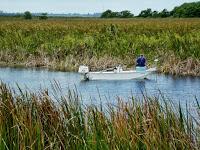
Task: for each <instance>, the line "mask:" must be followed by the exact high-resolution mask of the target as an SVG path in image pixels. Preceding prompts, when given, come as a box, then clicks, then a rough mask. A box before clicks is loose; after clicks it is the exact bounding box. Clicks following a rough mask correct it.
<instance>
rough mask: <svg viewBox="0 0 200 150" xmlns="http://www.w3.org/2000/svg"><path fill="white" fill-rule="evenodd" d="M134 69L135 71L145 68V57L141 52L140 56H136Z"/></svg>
mask: <svg viewBox="0 0 200 150" xmlns="http://www.w3.org/2000/svg"><path fill="white" fill-rule="evenodd" d="M136 70H137V71H145V70H146V59H145V57H144V55H143V54H141V55H140V57H138V58H137V64H136Z"/></svg>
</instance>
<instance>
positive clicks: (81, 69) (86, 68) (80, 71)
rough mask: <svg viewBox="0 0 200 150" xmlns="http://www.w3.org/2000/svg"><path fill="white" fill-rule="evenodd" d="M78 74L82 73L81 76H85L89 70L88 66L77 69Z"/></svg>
mask: <svg viewBox="0 0 200 150" xmlns="http://www.w3.org/2000/svg"><path fill="white" fill-rule="evenodd" d="M78 72H79V73H82V74H86V73H88V72H89V68H88V66H84V65H82V66H80V67H79V69H78Z"/></svg>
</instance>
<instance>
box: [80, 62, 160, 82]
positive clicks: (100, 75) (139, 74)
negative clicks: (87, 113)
mask: <svg viewBox="0 0 200 150" xmlns="http://www.w3.org/2000/svg"><path fill="white" fill-rule="evenodd" d="M157 61H158V60H157V59H156V60H155V62H157ZM156 70H157V69H156V67H153V68H149V69H146V67H136V69H135V70H129V71H124V70H123V69H122V67H121V66H118V67H115V68H114V69H113V70H112V71H99V72H90V71H89V67H87V66H84V65H82V66H80V67H79V70H78V72H79V73H80V74H82V76H83V79H84V80H133V79H145V78H147V76H149V75H150V74H152V73H154V72H155V71H156Z"/></svg>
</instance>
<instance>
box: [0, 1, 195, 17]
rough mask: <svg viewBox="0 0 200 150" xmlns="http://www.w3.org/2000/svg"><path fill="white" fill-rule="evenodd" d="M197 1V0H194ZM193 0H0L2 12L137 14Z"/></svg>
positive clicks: (172, 6) (170, 8) (169, 8)
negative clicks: (112, 12) (116, 12)
mask: <svg viewBox="0 0 200 150" xmlns="http://www.w3.org/2000/svg"><path fill="white" fill-rule="evenodd" d="M196 1H198V0H196ZM185 2H195V0H0V10H2V11H4V12H24V11H27V10H28V11H31V12H35V13H37V12H47V13H95V12H103V11H105V10H107V9H111V10H112V11H122V10H130V11H131V12H132V13H134V14H135V15H137V14H138V13H139V12H140V11H141V10H144V9H146V8H152V9H153V10H158V11H160V10H162V9H164V8H167V9H168V10H172V9H173V8H174V7H175V6H178V5H181V4H182V3H185Z"/></svg>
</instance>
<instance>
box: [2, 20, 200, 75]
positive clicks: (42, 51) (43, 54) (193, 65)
mask: <svg viewBox="0 0 200 150" xmlns="http://www.w3.org/2000/svg"><path fill="white" fill-rule="evenodd" d="M199 35H200V19H197V18H193V19H171V18H167V19H70V20H69V19H68V20H59V19H57V20H46V21H39V20H37V21H36V20H30V21H26V20H15V21H9V20H6V21H5V20H3V21H1V24H0V48H1V49H0V62H1V63H0V65H2V66H5V65H7V66H24V67H46V68H49V69H54V70H63V71H75V70H77V69H78V66H79V65H80V64H85V65H88V66H89V67H90V68H91V69H92V70H98V69H105V68H109V67H113V66H115V65H118V64H123V65H124V67H125V68H132V67H133V66H134V65H135V59H136V57H137V56H138V55H139V54H140V53H143V54H144V55H145V56H146V57H147V59H148V64H149V65H153V60H154V59H155V58H158V59H159V60H160V61H159V64H158V69H159V71H160V72H162V73H168V74H174V75H193V76H200V67H199V66H200V60H199V58H200V45H199V43H200V36H199Z"/></svg>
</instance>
